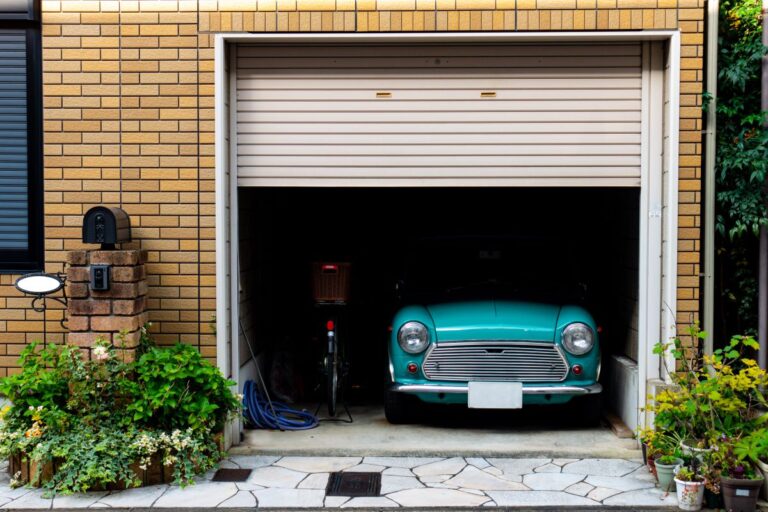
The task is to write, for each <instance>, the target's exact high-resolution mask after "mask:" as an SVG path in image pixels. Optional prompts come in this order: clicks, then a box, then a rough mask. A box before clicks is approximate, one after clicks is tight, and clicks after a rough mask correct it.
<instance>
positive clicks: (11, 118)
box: [0, 30, 29, 250]
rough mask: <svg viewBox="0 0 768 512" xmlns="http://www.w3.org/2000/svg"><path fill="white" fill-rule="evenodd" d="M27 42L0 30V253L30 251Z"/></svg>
mask: <svg viewBox="0 0 768 512" xmlns="http://www.w3.org/2000/svg"><path fill="white" fill-rule="evenodd" d="M27 116H28V110H27V40H26V34H25V33H24V32H23V31H19V30H0V249H5V250H26V249H28V248H29V219H28V215H29V209H28V200H29V188H28V184H29V182H28V169H27V158H28V146H27Z"/></svg>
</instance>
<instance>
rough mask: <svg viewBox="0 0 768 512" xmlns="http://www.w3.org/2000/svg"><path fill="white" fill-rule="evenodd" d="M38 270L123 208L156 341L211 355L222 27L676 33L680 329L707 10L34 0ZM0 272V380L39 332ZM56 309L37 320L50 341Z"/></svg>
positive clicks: (540, 2)
mask: <svg viewBox="0 0 768 512" xmlns="http://www.w3.org/2000/svg"><path fill="white" fill-rule="evenodd" d="M42 9H43V61H44V63H43V67H44V84H45V85H44V96H45V97H44V106H45V113H44V124H45V127H44V130H45V234H46V241H45V249H46V270H47V271H62V270H63V268H64V262H65V260H66V253H67V251H71V250H77V249H81V248H82V245H81V243H80V241H79V239H80V223H81V218H82V215H83V213H85V212H86V211H87V210H88V209H89V208H90V207H92V206H94V205H97V204H107V205H118V206H121V207H122V208H123V209H125V210H126V211H127V212H128V213H129V215H130V216H131V219H132V224H133V226H134V229H133V238H134V240H137V242H134V243H132V244H126V246H124V248H129V249H143V250H146V251H147V257H148V259H147V264H146V271H147V283H148V293H147V299H146V305H147V309H148V312H149V318H150V320H152V321H153V323H154V324H155V327H154V332H155V335H156V337H157V338H158V339H159V340H160V341H161V342H172V341H175V340H178V339H181V340H182V341H184V342H187V343H192V344H195V345H197V346H199V347H200V348H201V350H202V351H203V353H204V354H205V355H206V356H208V357H214V356H215V353H216V347H215V337H214V335H213V331H212V328H211V324H212V321H213V319H214V312H215V292H216V290H215V233H214V220H215V219H214V169H213V167H214V162H213V159H214V140H213V137H214V113H213V108H214V97H213V48H212V46H213V39H214V34H215V33H217V32H240V31H248V32H307V31H312V32H326V31H327V32H389V31H392V32H400V31H403V32H418V31H426V32H431V31H485V30H496V31H500V30H507V31H526V30H527V31H532V30H540V31H548V30H563V31H570V30H574V31H579V30H639V29H676V28H677V29H679V30H680V31H681V33H682V53H681V55H682V58H681V84H680V91H681V96H680V106H681V108H680V169H679V172H680V183H679V185H680V205H679V246H678V247H679V255H678V261H679V266H678V273H679V280H678V303H677V308H678V317H679V318H678V320H679V322H681V323H689V322H690V321H691V319H692V318H695V317H696V316H697V315H698V309H699V277H698V276H699V261H700V254H699V251H700V222H701V216H700V213H701V209H700V204H701V154H702V151H701V149H702V148H701V130H702V113H701V108H700V107H701V92H702V81H703V70H702V67H703V52H704V47H703V43H704V36H703V32H704V2H703V0H120V1H118V0H43V1H42ZM17 277H18V276H12V275H2V276H0V374H4V373H5V372H7V371H8V369H10V368H13V367H14V366H15V364H16V359H17V354H18V353H19V351H20V350H21V348H22V347H23V346H24V345H25V344H26V343H28V342H30V341H32V340H34V339H40V338H41V333H42V327H43V326H42V319H43V318H42V315H41V314H38V313H35V312H33V311H31V309H28V306H29V299H28V298H24V297H21V296H20V294H19V293H18V292H17V291H16V290H15V289H14V287H13V286H12V283H13V282H14V280H15V279H16V278H17ZM59 315H60V312H57V311H49V312H48V313H47V330H48V332H49V333H51V332H58V333H57V334H55V335H52V336H49V339H50V340H52V341H57V340H61V338H62V336H63V334H62V333H61V328H60V326H59V324H58V318H59Z"/></svg>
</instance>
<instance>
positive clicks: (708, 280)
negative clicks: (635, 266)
mask: <svg viewBox="0 0 768 512" xmlns="http://www.w3.org/2000/svg"><path fill="white" fill-rule="evenodd" d="M719 11H720V2H719V0H709V1H708V2H707V32H706V37H707V43H706V45H707V46H706V77H705V87H706V91H707V92H708V93H709V94H710V95H711V97H712V101H711V102H710V103H709V105H708V107H709V108H707V112H706V117H705V120H704V121H705V129H704V317H703V319H702V320H703V322H702V327H703V329H704V330H706V331H707V332H709V336H707V337H706V338H704V353H705V354H712V351H713V349H714V347H713V343H714V335H713V333H714V320H715V172H716V170H715V150H716V138H715V135H716V133H717V131H716V129H717V112H716V110H717V51H718V48H717V39H718V38H717V25H718V16H719Z"/></svg>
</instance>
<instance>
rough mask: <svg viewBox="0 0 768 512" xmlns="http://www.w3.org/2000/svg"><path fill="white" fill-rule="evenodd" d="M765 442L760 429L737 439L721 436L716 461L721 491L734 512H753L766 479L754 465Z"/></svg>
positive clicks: (727, 504)
mask: <svg viewBox="0 0 768 512" xmlns="http://www.w3.org/2000/svg"><path fill="white" fill-rule="evenodd" d="M764 442H765V430H764V429H758V430H756V431H753V432H750V433H749V434H747V435H745V436H743V437H741V438H737V439H733V438H730V437H728V436H726V435H723V436H721V437H720V440H719V443H718V444H717V446H716V450H714V452H713V457H712V460H713V462H714V463H715V464H716V465H717V467H718V468H719V470H720V489H721V491H722V494H723V501H724V503H725V508H726V509H727V510H729V511H731V512H753V511H754V510H755V508H756V506H757V498H758V496H759V494H760V489H761V488H762V487H763V483H764V482H765V477H764V476H763V474H762V473H761V472H760V470H759V469H757V467H756V466H755V465H754V464H753V461H754V460H757V458H758V454H759V453H760V450H761V449H762V448H761V445H762V444H763V443H764Z"/></svg>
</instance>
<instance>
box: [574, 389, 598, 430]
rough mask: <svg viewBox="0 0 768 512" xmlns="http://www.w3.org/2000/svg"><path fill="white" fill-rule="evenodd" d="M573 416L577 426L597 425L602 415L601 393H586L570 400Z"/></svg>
mask: <svg viewBox="0 0 768 512" xmlns="http://www.w3.org/2000/svg"><path fill="white" fill-rule="evenodd" d="M572 407H573V411H574V414H573V417H574V418H577V422H578V425H579V426H582V427H597V426H599V425H600V420H601V419H602V417H603V395H602V394H601V393H598V394H596V395H587V396H585V397H581V398H578V399H575V400H573V401H572Z"/></svg>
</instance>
